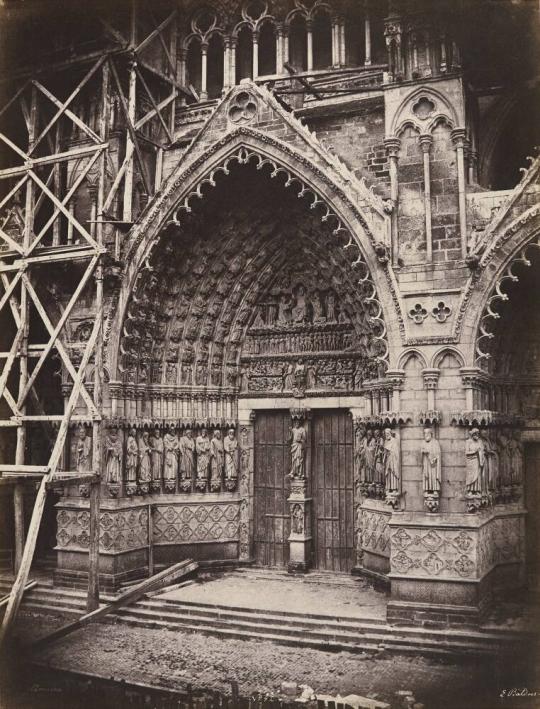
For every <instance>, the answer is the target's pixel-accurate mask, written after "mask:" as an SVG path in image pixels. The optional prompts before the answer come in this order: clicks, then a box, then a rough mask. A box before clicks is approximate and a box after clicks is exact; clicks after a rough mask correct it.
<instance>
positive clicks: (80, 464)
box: [75, 426, 92, 473]
mask: <svg viewBox="0 0 540 709" xmlns="http://www.w3.org/2000/svg"><path fill="white" fill-rule="evenodd" d="M91 453H92V439H91V438H90V436H87V435H86V430H85V428H84V426H80V427H79V430H78V436H77V444H76V448H75V469H76V471H77V472H78V473H86V472H88V471H89V470H91V468H92V465H91V462H90V457H91Z"/></svg>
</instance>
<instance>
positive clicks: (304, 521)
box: [287, 480, 312, 574]
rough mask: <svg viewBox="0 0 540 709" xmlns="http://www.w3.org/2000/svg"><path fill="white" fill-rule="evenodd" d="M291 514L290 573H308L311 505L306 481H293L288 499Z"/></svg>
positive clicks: (310, 541)
mask: <svg viewBox="0 0 540 709" xmlns="http://www.w3.org/2000/svg"><path fill="white" fill-rule="evenodd" d="M287 502H288V503H289V509H290V514H291V533H290V535H289V564H288V571H289V573H292V574H295V573H306V572H307V571H308V569H309V567H310V560H311V544H312V537H311V503H312V499H311V498H310V497H306V484H305V481H297V480H293V481H292V483H291V494H290V496H289V498H288V499H287Z"/></svg>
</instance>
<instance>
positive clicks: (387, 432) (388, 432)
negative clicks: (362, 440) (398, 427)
mask: <svg viewBox="0 0 540 709" xmlns="http://www.w3.org/2000/svg"><path fill="white" fill-rule="evenodd" d="M384 438H385V440H386V441H389V440H391V438H392V430H391V429H390V428H385V429H384Z"/></svg>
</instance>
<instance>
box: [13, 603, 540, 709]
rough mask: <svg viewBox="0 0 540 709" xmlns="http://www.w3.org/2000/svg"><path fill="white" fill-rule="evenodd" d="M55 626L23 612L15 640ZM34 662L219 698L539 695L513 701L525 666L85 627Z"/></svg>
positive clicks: (492, 701) (491, 702)
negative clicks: (291, 692) (296, 688)
mask: <svg viewBox="0 0 540 709" xmlns="http://www.w3.org/2000/svg"><path fill="white" fill-rule="evenodd" d="M59 622H61V621H59V619H58V618H54V617H50V616H49V617H47V616H39V617H36V616H34V615H31V614H28V613H23V614H21V617H20V619H19V622H18V634H19V635H20V637H21V639H23V640H25V641H27V640H29V639H30V638H31V637H37V636H39V635H42V634H45V633H46V632H47V631H49V630H51V629H52V628H53V627H55V626H56V625H58V624H59ZM39 660H40V661H42V662H46V663H49V664H50V665H52V666H53V667H59V668H69V669H71V670H76V671H82V672H91V673H96V674H98V675H101V676H103V677H107V678H111V677H114V678H115V679H124V680H126V681H137V682H142V683H148V684H157V685H160V686H162V687H170V688H179V689H183V688H185V686H186V685H187V684H192V685H193V686H194V687H203V688H207V689H217V690H220V691H222V692H225V693H229V692H230V687H231V686H230V682H231V680H235V681H237V682H238V685H239V690H240V694H241V695H243V696H249V695H251V694H253V693H255V692H268V693H271V694H278V693H279V692H280V688H281V684H282V682H296V683H298V684H305V685H309V686H310V687H312V688H313V690H314V691H315V693H317V694H334V695H335V694H337V693H340V694H341V695H342V696H344V695H347V694H350V693H355V694H360V695H362V696H368V697H371V698H374V699H375V698H376V699H379V700H381V701H387V702H389V703H391V705H392V706H400V707H401V706H403V703H402V701H403V700H402V698H399V695H397V694H396V693H399V692H401V693H402V692H403V691H404V690H409V691H411V692H412V693H413V694H414V697H415V700H416V702H417V703H421V704H423V705H424V708H425V709H480V708H481V709H497V708H498V707H501V708H502V707H504V708H505V709H506V708H508V709H514V708H515V709H517V708H518V707H519V708H521V707H523V709H530V708H531V707H540V692H538V698H536V697H531V696H525V695H524V694H523V690H526V694H527V695H529V694H531V693H534V692H535V691H537V690H540V677H539V674H540V673H538V669H537V671H536V672H534V668H531V666H530V664H531V663H530V662H529V663H527V658H524V659H520V658H514V659H513V660H512V662H508V661H502V662H501V661H499V662H497V661H494V660H490V661H487V660H478V659H474V658H468V659H463V660H462V661H455V662H440V661H436V660H433V659H427V658H424V657H420V656H400V655H385V654H384V653H383V654H378V655H357V654H351V653H345V652H342V653H327V652H322V651H319V650H310V649H297V648H294V647H285V646H280V645H274V644H273V643H270V642H256V641H253V640H245V641H243V640H224V639H220V638H214V637H210V636H205V635H202V634H191V633H183V632H177V631H169V630H161V629H160V630H153V629H149V628H134V627H129V626H126V625H120V624H118V625H109V624H95V625H92V626H88V627H86V628H84V629H82V630H80V631H77V632H76V633H73V634H72V635H70V636H68V637H66V638H64V639H62V640H60V641H58V642H57V643H55V644H54V645H52V646H51V647H50V648H48V649H47V650H42V651H40V654H39ZM527 664H528V665H529V666H528V667H527ZM535 675H536V676H535ZM510 692H511V693H512V695H511V696H508V694H510ZM501 694H506V696H501ZM0 706H1V704H0ZM119 709H121V708H120V707H119Z"/></svg>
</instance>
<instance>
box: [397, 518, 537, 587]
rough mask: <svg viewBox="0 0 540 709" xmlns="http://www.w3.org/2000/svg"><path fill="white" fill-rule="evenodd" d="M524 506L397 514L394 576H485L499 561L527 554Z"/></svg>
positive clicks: (520, 558)
mask: <svg viewBox="0 0 540 709" xmlns="http://www.w3.org/2000/svg"><path fill="white" fill-rule="evenodd" d="M523 515H524V512H523V511H516V512H513V513H510V514H508V513H504V512H499V511H497V510H494V511H485V512H482V513H481V514H479V515H475V516H474V517H472V516H471V517H469V516H467V515H452V516H449V515H445V516H444V521H443V518H439V519H435V517H434V516H431V515H429V516H424V517H423V519H422V516H421V514H420V513H401V514H399V513H398V514H396V515H394V517H393V518H392V520H391V522H390V529H391V537H390V544H391V556H390V567H391V577H392V578H399V577H404V578H413V577H414V578H419V579H421V578H424V579H425V578H437V579H445V580H453V581H460V580H466V581H469V580H471V581H472V580H477V581H479V580H481V579H482V578H483V577H484V576H485V575H486V574H487V573H488V572H489V571H490V570H491V569H492V568H493V567H494V566H496V565H497V564H498V563H510V562H511V563H521V562H522V561H523V559H524V522H523V520H524V517H523Z"/></svg>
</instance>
